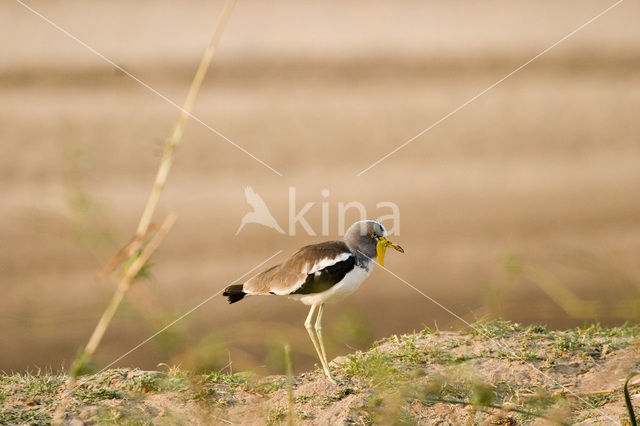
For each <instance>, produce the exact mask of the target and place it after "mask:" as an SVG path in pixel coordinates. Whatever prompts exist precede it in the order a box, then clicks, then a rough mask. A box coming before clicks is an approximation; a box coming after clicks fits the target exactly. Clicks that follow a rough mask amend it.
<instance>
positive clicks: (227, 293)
mask: <svg viewBox="0 0 640 426" xmlns="http://www.w3.org/2000/svg"><path fill="white" fill-rule="evenodd" d="M222 295H223V296H224V297H226V298H228V299H229V303H236V302H237V301H238V300H242V298H243V297H244V296H246V295H247V293H245V292H244V290H243V289H242V284H233V285H230V286H229V287H227V288H225V289H224V292H223V293H222Z"/></svg>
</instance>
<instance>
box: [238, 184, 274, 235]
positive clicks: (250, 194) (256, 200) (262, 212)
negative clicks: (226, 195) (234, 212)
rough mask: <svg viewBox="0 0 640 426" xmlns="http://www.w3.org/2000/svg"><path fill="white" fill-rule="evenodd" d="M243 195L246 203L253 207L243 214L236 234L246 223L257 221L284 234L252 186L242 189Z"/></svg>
mask: <svg viewBox="0 0 640 426" xmlns="http://www.w3.org/2000/svg"><path fill="white" fill-rule="evenodd" d="M244 196H245V198H246V199H247V203H249V205H250V206H251V207H253V211H251V212H249V213H247V214H245V215H244V216H243V217H242V221H241V222H240V227H239V228H238V230H237V231H236V235H238V234H239V233H240V231H241V230H242V228H244V226H245V225H246V224H248V223H257V224H260V225H263V226H266V227H267V228H273V229H275V230H276V231H278V232H279V233H281V234H284V230H283V229H282V228H281V227H280V225H278V221H277V220H276V218H275V217H273V215H272V214H271V212H270V211H269V207H267V204H266V203H265V202H264V200H263V199H262V197H261V196H260V195H258V194H257V193H256V192H255V191H254V190H253V188H251V187H250V186H247V187H246V188H245V189H244Z"/></svg>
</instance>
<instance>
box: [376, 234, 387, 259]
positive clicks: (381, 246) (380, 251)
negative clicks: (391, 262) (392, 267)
mask: <svg viewBox="0 0 640 426" xmlns="http://www.w3.org/2000/svg"><path fill="white" fill-rule="evenodd" d="M386 251H387V242H386V241H385V240H383V239H382V238H381V239H380V240H379V241H378V244H376V254H377V255H378V263H379V264H380V266H384V253H385V252H386Z"/></svg>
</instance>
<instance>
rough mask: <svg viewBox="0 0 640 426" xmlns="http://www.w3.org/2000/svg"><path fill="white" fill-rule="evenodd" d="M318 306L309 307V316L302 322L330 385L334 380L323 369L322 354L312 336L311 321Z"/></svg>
mask: <svg viewBox="0 0 640 426" xmlns="http://www.w3.org/2000/svg"><path fill="white" fill-rule="evenodd" d="M317 306H318V305H311V309H309V315H307V319H306V321H305V322H304V326H305V328H306V329H307V332H308V333H309V337H310V338H311V342H313V347H314V348H315V349H316V353H317V354H318V358H319V359H320V364H322V369H323V370H324V373H325V374H327V377H328V378H329V381H330V382H332V383H335V380H334V379H333V377H331V374H328V373H327V371H328V370H327V369H326V368H325V366H324V365H325V364H324V358H323V357H322V352H320V346H318V342H317V341H316V336H315V335H314V334H313V327H312V326H311V320H312V318H313V314H314V313H315V312H316V307H317Z"/></svg>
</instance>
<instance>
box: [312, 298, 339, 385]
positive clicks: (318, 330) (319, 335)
mask: <svg viewBox="0 0 640 426" xmlns="http://www.w3.org/2000/svg"><path fill="white" fill-rule="evenodd" d="M323 310H324V303H323V304H322V305H320V308H319V309H318V316H317V317H316V337H317V338H318V343H319V344H320V352H321V355H322V368H324V374H326V375H327V377H328V378H329V380H330V381H331V382H333V383H335V379H334V378H333V376H332V375H331V370H329V362H328V361H327V353H326V351H325V350H324V341H323V340H322V311H323Z"/></svg>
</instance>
